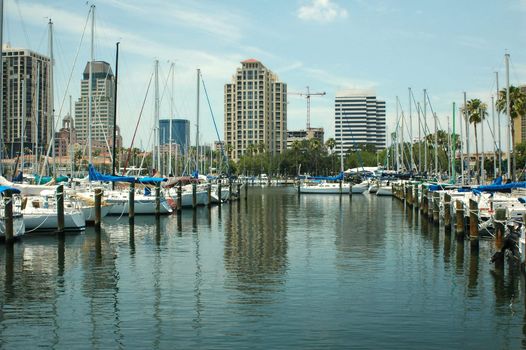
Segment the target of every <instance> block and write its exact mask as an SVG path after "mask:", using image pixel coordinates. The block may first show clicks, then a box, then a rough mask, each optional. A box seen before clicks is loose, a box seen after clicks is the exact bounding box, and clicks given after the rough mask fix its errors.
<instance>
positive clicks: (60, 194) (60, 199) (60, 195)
mask: <svg viewBox="0 0 526 350" xmlns="http://www.w3.org/2000/svg"><path fill="white" fill-rule="evenodd" d="M56 199H57V233H64V185H58V186H57V191H56Z"/></svg>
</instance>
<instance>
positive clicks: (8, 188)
mask: <svg viewBox="0 0 526 350" xmlns="http://www.w3.org/2000/svg"><path fill="white" fill-rule="evenodd" d="M8 190H11V191H13V193H20V190H19V189H18V188H14V187H9V186H0V193H4V192H5V191H8Z"/></svg>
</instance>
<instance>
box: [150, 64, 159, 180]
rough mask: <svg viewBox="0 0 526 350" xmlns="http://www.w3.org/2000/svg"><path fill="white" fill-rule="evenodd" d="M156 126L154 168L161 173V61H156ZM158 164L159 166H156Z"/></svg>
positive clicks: (154, 131) (154, 130) (154, 132)
mask: <svg viewBox="0 0 526 350" xmlns="http://www.w3.org/2000/svg"><path fill="white" fill-rule="evenodd" d="M154 114H155V116H154V120H155V121H154V126H153V159H152V161H153V164H154V165H153V166H156V167H157V171H161V157H160V154H159V153H160V152H159V151H160V149H159V139H160V135H159V60H155V101H154ZM155 164H157V165H155Z"/></svg>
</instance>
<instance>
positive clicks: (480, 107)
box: [464, 98, 488, 171]
mask: <svg viewBox="0 0 526 350" xmlns="http://www.w3.org/2000/svg"><path fill="white" fill-rule="evenodd" d="M487 109H488V106H487V105H486V104H485V103H483V102H482V101H481V100H480V99H478V98H474V99H471V100H469V101H468V102H467V103H466V107H465V111H464V112H465V113H466V115H467V117H468V120H469V122H470V123H471V124H473V128H474V129H475V159H476V167H477V171H479V170H480V164H479V146H478V137H477V124H480V123H482V121H483V120H484V119H485V118H486V115H488V113H487Z"/></svg>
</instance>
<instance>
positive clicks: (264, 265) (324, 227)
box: [0, 188, 526, 349]
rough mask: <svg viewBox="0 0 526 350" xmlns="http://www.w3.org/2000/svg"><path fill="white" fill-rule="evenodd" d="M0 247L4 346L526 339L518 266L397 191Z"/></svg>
mask: <svg viewBox="0 0 526 350" xmlns="http://www.w3.org/2000/svg"><path fill="white" fill-rule="evenodd" d="M250 190H251V192H250V193H249V198H248V203H246V202H245V201H242V202H241V203H232V204H230V205H229V204H227V205H224V206H223V207H222V209H220V208H218V207H215V208H212V210H211V211H210V212H209V211H208V209H206V208H202V209H199V210H197V212H196V213H195V215H193V214H192V211H186V212H184V213H183V215H182V218H181V219H180V220H178V219H177V216H171V217H165V218H162V219H161V220H160V221H159V222H158V223H156V221H155V219H154V218H148V217H139V218H137V220H136V225H135V227H134V229H131V228H130V227H129V226H128V224H127V219H121V220H120V221H118V220H117V218H112V217H109V218H106V221H105V222H104V228H103V231H102V233H101V234H100V235H97V234H96V233H95V232H94V231H93V230H88V231H87V232H86V234H83V235H68V236H67V237H66V238H65V239H62V240H60V239H58V238H56V237H53V236H41V237H25V238H24V239H23V240H22V241H21V242H19V243H17V244H15V246H14V248H13V249H12V250H9V249H6V248H5V247H4V246H0V248H1V249H0V259H1V261H0V285H2V286H3V292H2V293H0V303H1V310H0V342H1V343H0V347H1V348H6V349H9V348H12V349H13V348H16V349H28V348H33V347H37V346H40V347H46V348H49V347H52V348H61V349H69V348H73V347H75V348H145V349H146V348H148V349H149V348H152V349H153V348H165V349H171V348H175V347H178V348H184V349H188V348H214V349H218V348H225V349H241V348H250V349H280V348H281V349H291V348H298V349H306V348H315V349H322V348H324V349H335V348H338V349H339V348H375V349H377V348H389V349H396V348H400V349H411V348H413V349H446V348H447V349H449V348H457V349H465V348H480V349H517V348H521V347H522V348H526V321H525V317H526V314H525V303H524V302H525V293H524V290H525V286H524V277H523V275H522V273H520V272H514V271H513V270H512V271H510V270H509V269H508V268H506V269H504V270H502V271H499V270H496V269H495V267H494V266H493V265H490V264H489V263H488V261H489V257H490V256H491V254H492V250H493V248H492V244H491V242H489V241H483V242H482V243H481V244H480V249H479V253H478V255H477V254H471V249H470V245H469V242H466V243H464V244H462V243H458V242H457V241H456V240H455V239H454V236H453V238H451V237H450V236H448V235H445V234H444V232H443V231H440V230H438V229H436V228H434V227H432V226H428V225H427V222H426V221H422V220H421V219H420V217H419V216H418V215H413V216H408V213H407V212H405V211H404V209H403V207H402V205H401V204H400V203H399V202H398V201H396V200H394V199H391V198H377V197H375V196H369V195H363V196H354V197H353V198H352V200H351V201H350V200H349V198H348V197H346V196H345V197H343V198H340V197H339V196H316V195H312V196H302V197H301V198H298V196H297V195H296V192H295V191H294V190H293V189H292V188H290V189H278V188H270V189H259V188H255V189H250Z"/></svg>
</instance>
